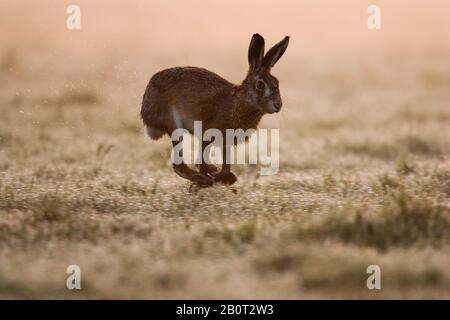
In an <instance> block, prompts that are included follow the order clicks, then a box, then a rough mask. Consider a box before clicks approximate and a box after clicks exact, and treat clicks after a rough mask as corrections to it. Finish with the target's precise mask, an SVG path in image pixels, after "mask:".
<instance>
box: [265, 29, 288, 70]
mask: <svg viewBox="0 0 450 320" xmlns="http://www.w3.org/2000/svg"><path fill="white" fill-rule="evenodd" d="M288 44H289V37H287V36H286V37H284V39H283V40H281V41H280V42H278V43H277V44H276V45H274V46H273V47H272V48H271V49H270V50H269V51H267V53H266V55H265V56H264V58H263V61H262V65H263V67H265V68H268V69H270V68H272V67H273V66H274V65H275V63H276V62H277V61H278V60H279V59H280V58H281V56H282V55H283V53H284V52H285V51H286V49H287V47H288Z"/></svg>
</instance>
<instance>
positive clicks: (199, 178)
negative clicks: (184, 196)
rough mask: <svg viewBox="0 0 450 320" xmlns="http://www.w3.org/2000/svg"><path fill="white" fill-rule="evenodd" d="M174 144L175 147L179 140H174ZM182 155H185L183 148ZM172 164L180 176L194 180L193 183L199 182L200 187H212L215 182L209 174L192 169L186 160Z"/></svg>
mask: <svg viewBox="0 0 450 320" xmlns="http://www.w3.org/2000/svg"><path fill="white" fill-rule="evenodd" d="M172 144H173V147H175V145H176V144H177V142H175V141H173V142H172ZM182 155H183V150H181V151H180V156H182ZM172 166H173V170H174V171H175V173H176V174H177V175H179V176H180V177H182V178H184V179H187V180H190V181H192V182H193V183H195V184H197V185H198V186H199V187H210V186H212V185H213V183H214V179H213V178H211V177H210V176H208V175H207V174H203V173H198V172H197V171H195V170H192V169H191V168H189V167H188V166H187V164H186V163H184V161H181V163H179V164H176V163H174V164H173V165H172Z"/></svg>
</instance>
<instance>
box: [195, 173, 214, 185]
mask: <svg viewBox="0 0 450 320" xmlns="http://www.w3.org/2000/svg"><path fill="white" fill-rule="evenodd" d="M192 182H194V183H195V184H197V185H198V186H199V187H200V188H206V187H210V186H212V185H213V183H214V179H213V178H211V177H210V176H208V175H206V174H201V173H198V174H195V175H194V176H193V177H192Z"/></svg>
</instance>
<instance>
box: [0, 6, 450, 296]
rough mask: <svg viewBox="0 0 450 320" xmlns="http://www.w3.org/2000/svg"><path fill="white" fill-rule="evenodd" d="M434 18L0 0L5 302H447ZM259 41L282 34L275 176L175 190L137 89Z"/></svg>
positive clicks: (439, 20) (239, 67) (440, 41)
mask: <svg viewBox="0 0 450 320" xmlns="http://www.w3.org/2000/svg"><path fill="white" fill-rule="evenodd" d="M70 4H76V5H78V6H79V7H80V9H81V30H68V29H67V28H66V20H67V18H68V16H69V15H68V14H67V13H66V9H67V7H68V6H69V5H70ZM372 4H373V5H378V6H379V7H380V9H381V30H368V29H367V26H366V21H367V18H368V16H369V15H368V14H367V13H366V10H367V7H368V6H369V5H372ZM449 12H450V2H449V1H448V0H429V1H422V0H395V1H392V0H372V1H365V0H341V1H332V0H329V1H325V0H295V1H294V0H292V1H274V0H272V1H269V0H257V1H255V0H251V1H237V0H229V1H218V0H154V1H150V0H148V1H139V0H135V1H126V2H125V1H119V0H95V1H94V0H76V1H75V0H74V1H65V0H64V1H61V0H39V1H32V0H0V298H49V297H53V298H54V297H56V298H62V297H64V298H80V297H84V298H93V297H94V298H247V299H249V298H253V299H255V298H262V299H266V298H272V299H273V298H343V297H346V298H449V297H450V291H449V288H450V282H449V281H450V280H449V279H450V269H449V268H448V266H449V265H450V256H449V255H448V252H449V247H450V233H449V232H448V230H449V228H450V220H449V217H450V215H449V212H450V211H449V210H450V183H449V181H450V162H449V155H450V144H449V143H448V142H449V137H450V125H449V124H450V106H449V101H450V59H449V58H450V55H449V53H450V19H449ZM256 32H257V33H260V34H261V35H263V36H264V37H265V39H266V48H269V47H270V46H272V45H273V44H275V43H277V42H278V41H279V40H281V39H282V38H283V37H284V36H286V35H289V36H290V37H291V40H290V44H289V48H288V49H287V51H286V53H285V54H284V56H283V57H282V58H281V59H280V61H279V62H278V63H277V65H276V66H275V68H274V69H273V71H272V73H273V74H274V75H275V76H276V77H277V78H278V79H279V81H280V88H281V95H282V97H283V109H282V111H281V112H280V113H279V114H276V115H267V116H265V117H264V118H263V121H262V123H261V126H263V127H269V128H280V172H279V173H278V174H277V175H274V176H267V177H260V176H259V175H258V174H257V173H258V171H259V170H258V168H255V166H234V167H233V171H234V172H235V173H236V174H237V175H238V177H239V181H238V183H237V184H236V188H237V190H238V192H237V194H234V193H232V192H231V191H230V190H228V189H227V188H226V187H223V186H215V187H214V188H208V189H204V190H201V191H199V192H198V193H196V194H189V193H188V191H187V190H188V187H189V185H188V183H187V182H186V181H184V180H182V179H181V178H179V177H178V176H176V175H175V174H174V173H173V171H172V168H171V164H170V157H169V156H170V143H169V141H168V139H167V138H165V139H161V140H160V141H157V142H155V141H149V140H148V138H146V137H145V136H144V134H143V130H142V124H141V120H140V117H139V111H140V104H141V101H142V95H143V93H144V89H145V86H146V85H147V82H148V80H149V78H150V77H151V75H152V74H154V73H156V72H157V71H160V70H162V69H164V68H167V67H172V66H183V65H194V66H200V67H204V68H207V69H209V70H212V71H214V72H216V73H218V74H219V75H221V76H223V77H224V78H226V79H228V80H230V81H231V82H234V83H239V82H240V81H242V80H243V79H244V77H245V74H246V72H247V68H248V64H247V49H248V45H249V42H250V38H251V36H252V34H253V33H256ZM71 264H77V265H79V266H80V267H81V271H82V277H83V278H82V288H83V290H81V291H80V292H73V291H69V290H67V289H66V287H65V281H66V276H67V275H66V274H65V270H66V268H67V266H68V265H71ZM371 264H377V265H380V266H381V270H382V275H383V280H382V288H383V289H382V290H373V291H372V290H368V289H367V287H366V278H367V276H368V275H367V274H366V268H367V266H368V265H371Z"/></svg>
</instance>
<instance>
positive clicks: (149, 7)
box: [0, 0, 450, 52]
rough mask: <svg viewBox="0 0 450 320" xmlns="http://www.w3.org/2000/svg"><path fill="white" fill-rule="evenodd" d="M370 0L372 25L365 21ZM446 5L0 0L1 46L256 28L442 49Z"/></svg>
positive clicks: (318, 38) (232, 33)
mask: <svg viewBox="0 0 450 320" xmlns="http://www.w3.org/2000/svg"><path fill="white" fill-rule="evenodd" d="M125 3H126V5H125ZM69 4H77V5H79V6H80V7H81V30H80V31H69V30H67V28H66V19H67V16H68V14H67V13H66V8H67V6H68V5H69ZM370 4H375V5H378V6H379V7H380V8H381V26H382V28H381V30H379V31H369V30H368V29H367V27H366V20H367V17H368V14H367V13H366V9H367V7H368V6H369V5H370ZM449 13H450V1H448V0H428V1H423V0H395V1H393V0H383V1H380V0H377V1H375V0H372V1H365V0H341V1H331V0H329V1H325V0H292V1H268V0H256V1H237V0H227V1H219V0H175V1H173V0H157V1H142V0H131V1H121V0H101V1H99V0H71V1H59V0H39V1H32V0H26V1H24V0H0V39H1V40H0V48H2V49H4V48H8V47H17V46H19V47H20V46H22V47H32V48H34V49H35V50H46V49H52V48H56V47H57V48H72V49H73V50H75V51H76V50H84V49H87V48H96V49H98V48H100V49H101V48H104V49H105V50H108V49H109V50H113V49H114V50H119V49H122V50H140V49H143V50H152V51H154V52H164V51H167V50H177V49H179V50H187V51H194V52H195V51H199V50H202V51H209V49H210V47H211V46H214V48H215V49H216V50H217V49H223V50H227V49H230V48H235V47H236V46H239V47H241V46H243V45H245V46H246V45H247V44H248V41H249V38H250V36H251V35H252V34H253V33H255V32H259V33H261V34H262V35H264V36H265V37H266V39H267V41H268V42H269V43H270V44H271V43H273V42H275V41H278V40H279V39H281V38H282V37H283V36H285V35H290V36H291V37H292V38H293V39H295V41H292V43H291V47H290V50H293V51H301V52H328V51H330V50H331V51H355V50H356V51H359V50H371V51H374V50H375V51H376V50H380V51H383V50H417V49H441V48H446V49H448V48H449V47H450V19H449V17H448V15H449Z"/></svg>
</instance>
